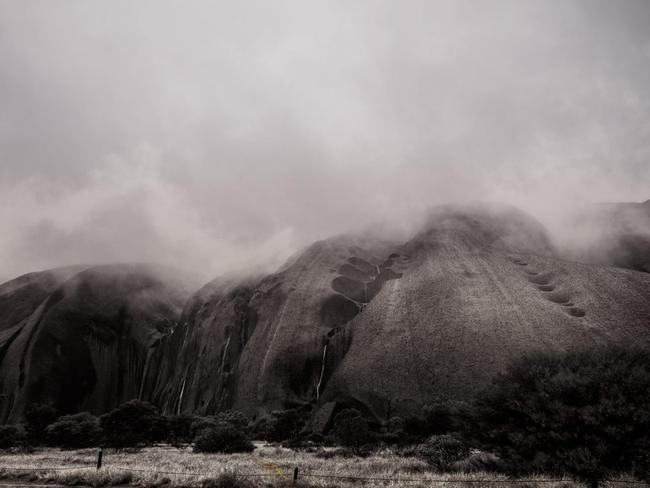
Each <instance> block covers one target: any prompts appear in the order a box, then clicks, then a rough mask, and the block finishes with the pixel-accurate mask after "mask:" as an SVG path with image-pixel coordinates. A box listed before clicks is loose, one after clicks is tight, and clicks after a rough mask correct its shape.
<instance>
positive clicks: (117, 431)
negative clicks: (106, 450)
mask: <svg viewBox="0 0 650 488" xmlns="http://www.w3.org/2000/svg"><path fill="white" fill-rule="evenodd" d="M100 424H101V427H102V430H103V431H104V439H105V441H106V444H107V445H109V446H112V447H132V446H137V445H138V444H142V443H146V442H151V441H152V440H153V439H154V438H155V437H158V432H157V429H158V427H159V424H160V423H159V417H158V413H157V412H156V408H155V407H154V406H153V405H151V404H150V403H147V402H142V401H140V400H131V401H129V402H126V403H123V404H122V405H120V406H119V407H117V408H116V409H115V410H113V411H111V412H109V413H107V414H104V415H102V416H101V417H100Z"/></svg>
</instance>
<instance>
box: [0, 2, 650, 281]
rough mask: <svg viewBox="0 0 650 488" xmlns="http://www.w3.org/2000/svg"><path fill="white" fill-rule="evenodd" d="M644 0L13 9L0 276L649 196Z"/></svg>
mask: <svg viewBox="0 0 650 488" xmlns="http://www.w3.org/2000/svg"><path fill="white" fill-rule="evenodd" d="M648 26H650V2H647V1H646V0H638V1H634V0H626V1H619V2H616V1H605V0H602V1H596V0H594V1H577V0H576V1H557V2H548V1H522V0H512V1H505V0H503V1H497V0H494V1H491V2H479V1H473V2H470V1H458V0H453V1H451V0H450V1H437V2H434V1H409V2H397V1H393V2H387V1H378V0H375V1H354V2H349V1H348V2H346V1H340V2H329V1H328V2H309V1H304V0H302V1H299V0H297V1H292V2H286V1H277V2H264V1H258V2H249V1H240V2H225V1H224V2H207V1H206V2H201V1H194V2H180V1H179V2H169V1H150V2H145V1H142V2H137V3H135V2H128V1H110V2H91V1H82V0H79V1H59V2H47V1H21V2H9V1H2V0H0V233H1V234H0V256H1V257H2V259H0V279H9V278H11V277H13V276H16V275H19V274H22V273H25V272H29V271H34V270H40V269H44V268H49V267H54V266H62V265H65V264H72V263H110V262H130V261H148V262H159V263H164V264H167V265H172V266H176V267H182V268H187V269H190V270H194V271H197V272H199V273H201V275H202V276H204V277H205V278H206V279H207V278H212V277H214V276H216V275H217V274H219V273H223V272H229V271H232V270H236V269H241V268H247V267H252V266H266V267H272V266H275V265H277V264H278V263H280V262H281V261H282V260H284V259H286V258H287V257H288V256H289V255H290V254H291V253H292V252H294V251H295V250H297V249H298V248H300V247H301V246H304V245H306V244H308V243H310V242H311V241H313V240H316V239H319V238H324V237H328V236H330V235H332V234H336V233H340V232H346V231H349V230H351V229H360V228H365V227H367V226H370V225H372V224H373V223H374V222H377V221H389V222H393V223H397V225H398V226H399V227H402V228H408V227H409V225H410V223H412V222H414V221H415V220H416V219H417V217H418V216H419V215H420V214H421V213H422V212H423V210H424V209H426V208H428V207H429V206H431V205H435V204H437V203H444V202H454V201H467V200H496V201H504V202H508V203H511V204H514V205H517V206H519V207H521V208H523V209H525V210H528V211H530V212H532V213H534V214H535V215H536V216H537V217H538V218H540V219H541V220H543V221H545V222H553V221H554V219H556V218H557V217H558V216H561V215H563V214H565V213H566V212H567V210H568V209H570V208H573V207H575V206H579V205H582V204H587V203H589V202H598V201H644V200H647V199H648V198H650V164H648V162H649V161H650V110H649V109H650V29H649V28H648Z"/></svg>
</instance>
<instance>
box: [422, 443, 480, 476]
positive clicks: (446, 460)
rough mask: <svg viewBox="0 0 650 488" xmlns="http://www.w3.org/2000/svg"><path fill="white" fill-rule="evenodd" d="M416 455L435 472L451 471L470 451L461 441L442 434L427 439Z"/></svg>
mask: <svg viewBox="0 0 650 488" xmlns="http://www.w3.org/2000/svg"><path fill="white" fill-rule="evenodd" d="M417 454H418V455H419V456H420V457H421V458H422V459H424V460H425V461H426V462H427V464H428V465H429V466H432V467H433V468H434V469H435V470H436V471H439V472H445V471H452V470H453V468H454V465H455V464H456V463H459V462H461V461H463V460H464V459H466V458H467V457H468V456H469V454H470V449H469V446H468V445H467V444H465V443H464V442H463V441H462V440H460V439H458V438H457V437H454V436H453V435H449V434H443V435H436V436H432V437H431V438H429V439H428V440H427V441H426V442H425V443H424V444H422V445H421V446H419V448H418V450H417Z"/></svg>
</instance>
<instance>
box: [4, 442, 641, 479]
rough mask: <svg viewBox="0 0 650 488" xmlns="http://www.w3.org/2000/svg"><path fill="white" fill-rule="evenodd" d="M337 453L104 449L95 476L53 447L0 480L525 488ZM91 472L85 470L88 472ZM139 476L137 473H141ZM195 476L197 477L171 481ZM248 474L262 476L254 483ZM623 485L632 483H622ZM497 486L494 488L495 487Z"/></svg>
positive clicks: (387, 457)
mask: <svg viewBox="0 0 650 488" xmlns="http://www.w3.org/2000/svg"><path fill="white" fill-rule="evenodd" d="M324 452H330V449H329V448H319V449H315V450H309V451H308V450H299V451H298V450H292V449H288V448H283V447H278V446H270V445H260V446H259V447H258V448H257V449H256V450H255V451H254V452H252V453H240V454H200V455H197V454H194V453H193V452H192V450H191V449H187V448H184V449H177V448H172V447H161V446H156V447H146V448H143V449H138V450H135V451H134V450H113V449H105V450H104V467H103V468H102V469H101V470H96V469H95V467H94V466H95V462H96V459H97V451H96V450H94V449H83V450H76V451H70V450H67V451H60V450H58V449H52V448H46V449H42V450H38V451H37V452H35V453H33V454H18V453H15V454H14V453H7V454H5V455H3V456H2V457H1V458H0V478H5V479H16V480H17V479H23V480H27V479H31V480H32V481H33V482H37V483H39V484H40V483H52V484H64V485H76V486H124V485H127V484H128V485H131V486H139V487H141V488H146V487H163V486H165V487H168V488H180V487H185V488H200V487H201V486H202V484H203V482H204V480H208V479H211V480H214V479H218V478H219V477H220V476H221V475H222V474H223V473H233V474H234V475H236V476H238V477H239V478H240V479H246V480H248V481H250V482H251V483H252V484H254V486H256V487H258V488H263V487H267V488H271V487H273V488H278V487H284V486H287V487H288V486H292V473H293V468H294V467H298V469H299V473H300V475H299V479H298V485H297V486H299V487H300V486H314V487H319V488H326V487H329V488H334V487H337V488H355V487H356V488H362V487H368V488H370V487H373V486H380V485H379V484H373V483H359V482H358V481H354V480H353V479H351V478H345V477H362V478H391V479H393V478H397V479H418V480H423V481H422V482H421V483H413V482H407V481H393V482H390V483H386V484H385V485H384V486H387V487H388V486H390V487H391V488H413V487H416V488H417V487H419V488H424V487H431V486H433V487H440V488H475V487H477V486H487V485H485V484H480V483H476V482H469V483H452V484H446V483H442V482H440V480H447V479H451V480H458V479H463V480H493V481H499V482H500V483H499V484H498V485H494V486H495V487H497V488H522V487H523V486H524V485H522V484H521V483H517V481H516V480H514V481H513V482H512V483H509V482H507V477H506V476H504V475H502V474H489V473H485V472H478V473H473V474H467V473H458V474H453V473H452V474H450V473H444V474H442V473H436V472H435V471H434V470H432V468H431V467H430V466H429V465H427V463H426V462H425V461H423V460H422V459H420V458H418V457H416V456H414V455H411V456H402V455H398V454H397V453H396V452H395V451H394V450H386V449H383V450H381V451H377V452H374V453H372V454H371V455H369V456H368V457H364V458H359V457H355V456H339V455H336V456H333V457H328V458H321V457H320V456H319V454H320V453H324ZM3 466H23V467H26V468H34V469H35V471H34V472H33V473H29V476H30V477H29V478H27V476H28V475H27V474H26V473H25V472H22V471H21V472H19V471H11V470H9V469H7V468H3ZM43 466H57V467H66V468H77V469H69V470H68V469H66V470H60V471H59V470H57V471H45V470H42V469H40V468H42V467H43ZM84 468H85V469H84ZM136 470H137V471H136ZM176 472H178V473H190V474H192V475H183V474H172V473H176ZM309 473H322V474H327V475H330V476H336V477H338V478H331V479H328V478H316V477H308V476H307V474H309ZM247 474H256V475H258V476H254V477H247V476H245V475H247ZM526 478H527V479H532V480H533V481H532V482H530V483H527V484H526V485H525V487H526V488H584V486H583V485H582V484H580V483H570V482H560V481H558V482H557V483H537V482H536V481H535V480H537V479H540V478H547V476H540V475H537V476H531V477H530V478H529V477H528V476H527V477H526ZM621 479H622V480H625V479H629V478H621ZM490 486H492V485H490ZM616 488H638V485H632V484H629V485H626V484H625V483H622V484H617V485H616Z"/></svg>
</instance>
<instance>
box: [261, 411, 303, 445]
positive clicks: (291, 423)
mask: <svg viewBox="0 0 650 488" xmlns="http://www.w3.org/2000/svg"><path fill="white" fill-rule="evenodd" d="M308 413H309V412H308V411H306V410H305V409H302V408H292V409H288V410H275V411H273V412H271V415H270V417H269V418H268V419H267V420H266V422H262V423H260V426H262V427H263V429H264V430H263V431H262V432H259V434H261V437H263V438H265V439H266V440H268V441H271V442H282V441H292V442H294V443H298V442H299V441H300V433H301V432H302V429H303V428H304V426H305V424H306V421H307V415H308Z"/></svg>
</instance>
